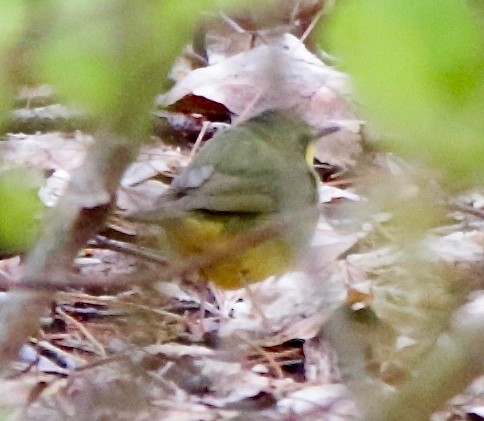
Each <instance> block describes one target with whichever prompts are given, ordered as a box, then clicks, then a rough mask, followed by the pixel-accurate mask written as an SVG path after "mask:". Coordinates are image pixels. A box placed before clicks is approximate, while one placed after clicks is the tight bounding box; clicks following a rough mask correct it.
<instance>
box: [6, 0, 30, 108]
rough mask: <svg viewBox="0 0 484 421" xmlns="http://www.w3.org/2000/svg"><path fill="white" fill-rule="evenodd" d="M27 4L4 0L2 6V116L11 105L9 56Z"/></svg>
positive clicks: (14, 0) (21, 25) (20, 27)
mask: <svg viewBox="0 0 484 421" xmlns="http://www.w3.org/2000/svg"><path fill="white" fill-rule="evenodd" d="M24 12H25V4H24V3H23V2H21V1H18V0H4V1H2V4H1V6H0V116H2V117H3V115H4V113H5V112H6V111H7V109H8V107H9V106H10V101H11V95H10V94H11V86H10V78H9V75H8V73H9V71H10V69H9V57H8V54H9V53H10V51H11V48H12V46H13V45H14V43H15V41H16V40H17V38H18V36H19V34H20V32H21V30H22V27H23V22H24V17H25V13H24Z"/></svg>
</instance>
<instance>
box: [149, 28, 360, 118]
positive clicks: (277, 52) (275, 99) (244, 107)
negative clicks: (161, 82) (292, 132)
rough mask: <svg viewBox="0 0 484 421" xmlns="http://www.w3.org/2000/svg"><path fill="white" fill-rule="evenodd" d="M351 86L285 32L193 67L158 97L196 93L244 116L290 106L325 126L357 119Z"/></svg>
mask: <svg viewBox="0 0 484 421" xmlns="http://www.w3.org/2000/svg"><path fill="white" fill-rule="evenodd" d="M350 92H351V90H350V86H349V79H348V76H347V75H345V74H344V73H341V72H339V71H337V70H335V69H333V68H331V67H330V66H327V65H326V64H324V63H323V62H322V61H321V60H319V59H318V58H317V57H316V56H315V55H314V54H312V53H310V52H309V51H308V50H307V49H306V47H305V46H304V44H303V43H302V42H301V41H300V40H298V39H297V38H296V37H294V36H292V35H290V34H284V35H282V36H280V37H278V38H275V39H274V40H273V42H271V43H270V44H262V45H260V46H257V47H255V48H252V49H250V50H248V51H245V52H242V53H239V54H236V55H234V56H232V57H230V58H228V59H226V60H223V61H220V62H218V63H216V64H213V65H211V66H208V67H204V68H200V69H196V70H194V71H192V72H191V73H189V74H188V75H187V76H186V77H185V78H183V79H181V80H180V81H179V82H178V83H177V84H176V85H175V86H174V87H173V88H172V89H171V90H170V91H168V92H167V93H166V94H164V95H161V96H159V97H158V99H157V103H158V105H160V106H163V107H167V106H172V105H174V104H175V103H176V102H177V101H179V100H182V99H183V98H184V97H186V96H188V95H195V96H200V97H204V98H207V99H209V100H211V101H214V102H217V103H220V104H223V105H225V106H226V107H227V108H228V109H229V110H230V111H231V112H232V113H234V114H237V115H244V118H250V117H251V116H254V115H257V114H259V113H261V112H263V111H265V110H267V109H284V108H295V109H297V110H298V112H299V113H300V115H301V117H302V118H304V119H306V120H307V121H308V123H310V124H313V125H315V126H325V125H327V122H328V120H346V119H348V120H352V121H353V120H355V119H356V116H355V114H354V112H353V110H352V107H351V105H350V102H349V101H348V98H349V95H350ZM313 101H315V102H314V103H313ZM316 103H317V104H321V105H323V104H324V107H321V106H316V105H315V104H316Z"/></svg>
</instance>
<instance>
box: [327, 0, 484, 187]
mask: <svg viewBox="0 0 484 421" xmlns="http://www.w3.org/2000/svg"><path fill="white" fill-rule="evenodd" d="M329 25H330V26H329V29H328V34H327V35H328V41H329V44H330V46H331V48H332V49H333V50H334V52H335V53H336V54H337V55H338V56H340V57H341V58H342V61H343V66H344V67H345V69H346V70H347V71H349V73H350V74H351V75H352V76H353V79H354V83H355V86H356V90H357V94H358V95H359V97H360V100H361V102H362V103H363V109H364V110H365V112H367V114H368V117H369V118H370V119H372V121H374V122H376V123H377V124H380V126H381V127H382V128H383V129H384V130H386V131H387V132H389V133H390V134H391V135H392V136H394V137H395V142H394V146H396V147H397V148H398V149H400V150H401V151H404V152H406V153H408V154H413V155H414V156H418V157H423V158H425V159H427V160H429V161H431V162H433V163H434V164H435V165H436V166H437V167H439V168H442V169H443V170H446V171H447V172H448V174H449V180H456V181H460V179H462V178H467V179H470V178H471V177H473V176H479V175H480V174H482V156H484V141H483V136H484V119H483V118H482V111H481V110H482V109H483V107H484V75H483V72H482V69H483V68H484V54H483V50H482V44H481V42H482V34H481V32H480V29H479V25H478V24H477V21H476V19H475V18H474V16H473V15H472V13H471V12H470V10H469V9H468V8H467V6H466V3H465V2H464V1H456V0H441V1H439V2H422V1H420V0H409V1H405V2H388V1H385V0H359V1H346V2H342V3H341V6H340V7H339V9H337V10H336V11H335V14H334V16H333V20H332V21H330V22H329Z"/></svg>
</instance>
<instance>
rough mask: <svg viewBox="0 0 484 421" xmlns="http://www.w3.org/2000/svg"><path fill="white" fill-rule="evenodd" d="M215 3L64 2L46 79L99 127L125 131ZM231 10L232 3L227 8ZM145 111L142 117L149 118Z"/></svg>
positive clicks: (45, 57)
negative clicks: (99, 123)
mask: <svg viewBox="0 0 484 421" xmlns="http://www.w3.org/2000/svg"><path fill="white" fill-rule="evenodd" d="M215 3H216V2H215V1H213V0H204V1H198V2H189V1H188V0H185V1H178V2H167V1H159V0H146V1H143V2H138V1H134V0H108V1H104V2H99V1H96V0H85V1H83V2H79V1H76V0H66V1H63V2H59V4H58V6H59V8H60V11H59V14H58V22H57V25H56V26H55V28H54V30H53V34H52V38H51V41H50V42H48V43H46V44H45V46H44V48H43V50H42V55H41V56H42V63H43V66H42V67H43V69H42V70H43V73H44V76H45V78H47V79H48V80H49V81H50V82H51V83H53V84H54V85H55V86H56V87H58V88H59V91H60V92H61V93H62V94H63V95H65V97H67V98H68V99H69V100H70V101H72V102H73V103H75V104H78V105H82V106H84V107H85V108H86V109H87V110H88V111H90V112H91V114H92V115H95V116H96V118H98V120H99V121H103V120H105V119H109V118H111V119H113V116H114V121H111V125H112V126H114V127H115V129H116V130H118V131H121V132H123V131H125V130H124V129H123V127H124V126H127V125H128V124H129V125H131V126H136V124H135V123H134V122H133V120H134V121H136V120H137V119H142V118H143V119H145V120H146V121H148V117H147V114H146V108H147V107H149V106H150V105H151V101H152V99H153V98H154V96H155V95H156V93H158V92H159V91H161V90H162V87H163V85H164V84H166V74H167V71H168V69H169V66H171V64H172V62H173V59H174V58H175V56H176V55H177V54H179V52H180V51H181V48H182V46H183V44H184V43H186V42H187V41H188V39H189V37H190V35H191V32H192V31H193V28H194V25H193V24H194V21H195V20H196V19H199V17H200V13H201V12H203V11H208V10H210V9H212V8H213V7H214V5H215ZM229 3H231V2H229ZM141 111H144V113H145V114H144V115H142V114H143V113H142V112H141Z"/></svg>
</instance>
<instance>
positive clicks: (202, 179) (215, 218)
mask: <svg viewBox="0 0 484 421" xmlns="http://www.w3.org/2000/svg"><path fill="white" fill-rule="evenodd" d="M312 139H314V130H312V129H311V128H310V127H309V126H307V125H306V124H305V123H303V122H302V121H300V120H297V119H295V118H292V117H290V116H289V115H287V114H285V113H283V112H278V111H267V112H264V113H262V114H260V115H259V116H257V117H255V118H252V119H250V120H248V121H246V122H244V123H242V124H240V125H236V126H234V127H232V128H231V129H229V130H226V131H223V132H219V133H217V134H216V135H215V136H214V137H213V138H212V139H211V140H209V141H207V142H206V144H205V145H204V146H203V147H202V148H201V149H200V151H199V152H198V154H197V155H196V156H195V157H194V159H193V160H192V161H191V163H190V164H189V165H188V166H187V167H186V168H185V169H184V170H183V171H182V172H181V174H180V175H178V176H177V177H175V178H174V179H173V181H172V183H171V186H170V188H169V189H168V190H167V191H166V192H165V193H164V194H162V195H161V196H160V198H159V200H158V201H157V204H156V205H155V207H154V209H151V210H147V211H142V212H138V213H135V214H133V215H131V216H130V219H132V220H135V221H140V222H145V223H155V224H158V225H160V226H161V227H162V228H163V229H164V231H165V233H166V239H167V242H168V244H169V246H170V248H171V249H172V250H173V252H174V253H175V254H176V255H177V256H179V257H183V256H189V255H193V254H201V253H204V252H207V251H208V252H209V251H210V250H211V249H213V248H216V247H223V246H224V245H226V244H228V243H229V242H230V241H232V240H233V239H234V238H236V236H237V235H240V233H242V232H245V231H246V230H247V229H249V228H253V227H257V226H258V224H260V223H263V222H265V221H268V220H269V221H270V220H271V218H274V217H281V216H282V217H284V216H286V215H287V216H288V218H287V221H288V223H287V224H286V225H285V226H284V228H283V229H282V230H281V232H280V235H277V236H275V237H271V238H268V239H266V240H264V241H263V242H261V243H259V244H258V245H256V246H254V247H251V248H246V249H244V250H241V251H240V252H237V253H232V254H231V255H230V256H229V257H227V258H225V259H223V260H222V261H219V262H218V263H217V264H215V265H212V266H210V267H203V268H201V270H200V272H201V274H202V275H203V276H204V277H205V278H207V279H208V280H211V281H213V282H214V283H215V284H216V285H218V286H219V287H221V288H224V289H233V288H239V287H242V286H244V285H247V284H248V283H252V282H258V281H261V280H263V279H265V278H267V277H269V276H271V275H277V274H281V273H283V272H285V271H286V270H288V269H290V268H291V267H292V266H293V265H294V263H295V262H296V260H297V258H298V256H300V255H301V254H302V253H304V251H305V250H306V249H307V245H308V243H309V240H310V237H311V235H312V233H313V231H314V228H315V225H316V222H317V218H318V214H319V213H318V210H317V181H316V177H315V173H314V172H313V170H312V169H311V168H310V167H309V165H308V163H307V161H306V150H307V147H308V145H309V143H310V141H311V140H312Z"/></svg>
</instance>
